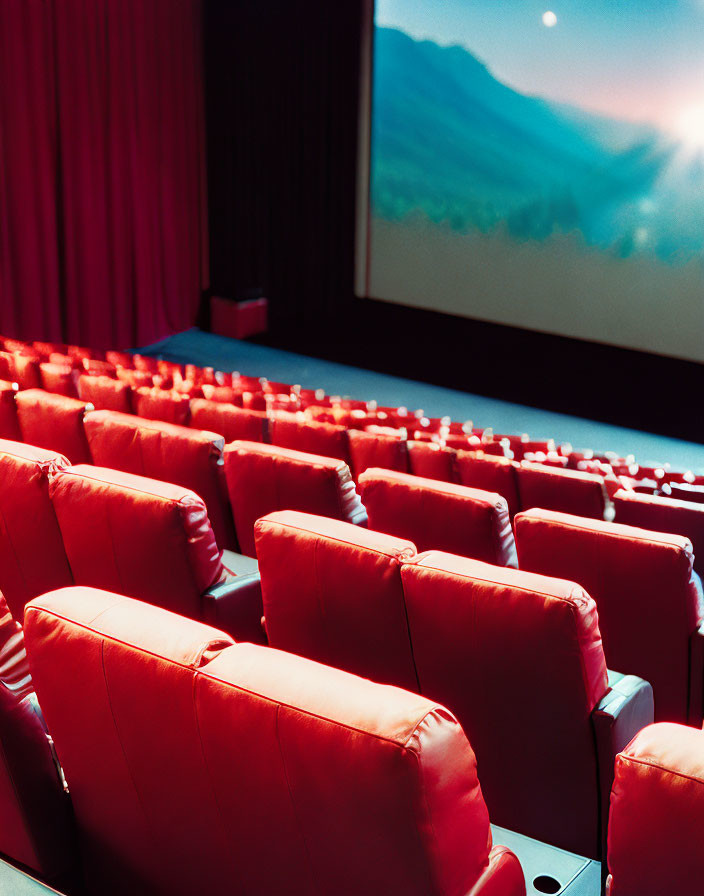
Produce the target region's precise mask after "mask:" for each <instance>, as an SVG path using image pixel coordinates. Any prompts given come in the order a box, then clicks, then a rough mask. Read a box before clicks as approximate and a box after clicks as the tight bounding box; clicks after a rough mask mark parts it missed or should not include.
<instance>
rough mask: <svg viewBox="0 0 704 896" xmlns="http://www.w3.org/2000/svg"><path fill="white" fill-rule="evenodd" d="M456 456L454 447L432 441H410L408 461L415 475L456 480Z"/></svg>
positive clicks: (444, 480)
mask: <svg viewBox="0 0 704 896" xmlns="http://www.w3.org/2000/svg"><path fill="white" fill-rule="evenodd" d="M455 458H456V452H455V451H454V450H453V449H452V448H441V447H440V445H437V444H434V443H432V442H409V443H408V463H409V466H410V472H411V473H413V475H414V476H423V477H425V478H426V479H437V480H438V481H439V482H455V481H456V479H457V475H456V472H455Z"/></svg>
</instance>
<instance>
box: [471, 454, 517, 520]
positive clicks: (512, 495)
mask: <svg viewBox="0 0 704 896" xmlns="http://www.w3.org/2000/svg"><path fill="white" fill-rule="evenodd" d="M456 465H457V479H458V481H459V483H460V484H461V485H466V486H468V487H469V488H479V489H482V490H483V491H486V492H496V493H497V494H498V495H501V497H502V498H506V501H507V503H508V511H509V515H510V517H511V519H513V517H514V515H515V514H517V513H518V511H519V510H520V509H521V507H520V504H519V501H518V479H517V477H516V466H517V465H516V464H515V463H513V462H512V461H510V460H509V459H508V458H507V457H494V456H493V455H489V454H485V453H484V452H477V451H458V452H457V459H456Z"/></svg>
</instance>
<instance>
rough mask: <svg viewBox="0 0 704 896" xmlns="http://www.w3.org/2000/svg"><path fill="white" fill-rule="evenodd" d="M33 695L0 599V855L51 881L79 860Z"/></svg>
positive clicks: (13, 626) (17, 634) (20, 645)
mask: <svg viewBox="0 0 704 896" xmlns="http://www.w3.org/2000/svg"><path fill="white" fill-rule="evenodd" d="M33 691H34V688H33V685H32V679H31V676H30V674H29V664H28V662H27V654H26V652H25V648H24V637H23V634H22V629H21V628H20V625H19V623H17V622H15V621H14V620H13V618H12V616H11V615H10V611H9V610H8V607H7V604H6V603H5V601H4V599H3V597H2V595H0V853H2V854H3V855H4V856H6V857H8V858H9V859H11V860H12V861H13V862H16V863H18V864H20V865H23V866H25V867H26V868H28V869H30V871H32V872H34V873H36V874H38V875H39V876H41V877H43V878H44V879H46V880H50V881H55V880H56V879H57V878H60V877H62V876H63V875H64V874H66V873H67V872H69V871H70V870H71V868H72V866H73V865H74V863H75V862H76V858H77V856H76V851H75V842H74V839H73V835H74V831H73V823H72V818H71V812H70V804H69V799H68V796H67V795H66V794H65V793H64V791H63V783H62V781H61V780H60V778H59V772H58V769H57V768H56V765H55V764H54V760H53V757H52V755H51V748H50V746H49V741H48V739H47V735H46V731H45V729H44V724H43V721H42V718H41V715H40V713H39V712H38V710H37V708H36V705H35V702H34V694H33Z"/></svg>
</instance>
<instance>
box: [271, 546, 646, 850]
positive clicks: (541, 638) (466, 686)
mask: <svg viewBox="0 0 704 896" xmlns="http://www.w3.org/2000/svg"><path fill="white" fill-rule="evenodd" d="M401 578H402V581H403V593H404V597H405V605H406V613H407V615H408V627H409V632H410V637H411V643H412V646H413V656H414V659H415V664H416V670H417V673H418V682H419V687H420V692H421V693H422V694H424V695H425V696H427V697H431V698H432V699H437V700H439V701H441V702H443V703H444V704H445V705H446V706H448V707H449V708H450V710H451V711H452V712H453V713H454V714H455V715H456V716H457V718H458V720H459V722H460V724H461V725H462V727H463V729H464V731H465V733H466V734H467V737H468V738H470V739H471V742H472V744H474V747H475V750H476V753H477V758H478V761H479V766H480V768H481V769H482V785H483V788H484V792H485V797H486V800H487V805H488V806H489V811H490V812H491V816H492V819H493V820H494V821H495V822H496V823H497V824H500V825H502V826H503V827H507V828H509V829H511V830H516V831H520V832H521V833H523V834H527V835H529V836H531V837H534V838H536V839H538V840H542V841H546V842H548V843H551V844H553V845H555V846H559V847H561V848H563V849H567V850H570V851H572V852H576V853H578V854H579V855H585V856H589V857H591V858H593V859H600V858H601V856H602V852H603V843H604V833H605V822H606V808H605V807H607V806H608V799H609V792H610V789H611V781H612V778H613V763H614V758H615V756H616V753H617V752H618V750H620V749H622V748H623V747H624V746H625V745H626V744H627V743H628V741H629V740H630V739H631V738H632V737H633V735H634V734H635V733H636V731H638V730H639V729H640V728H641V727H643V725H646V724H648V723H649V722H651V721H652V718H653V697H652V690H651V688H650V685H648V684H647V683H646V682H644V681H641V679H639V678H635V677H634V676H627V677H623V676H619V675H614V676H612V678H613V680H612V684H613V688H609V687H608V685H607V671H606V662H605V659H604V652H603V650H602V646H601V636H600V634H599V621H598V617H597V612H596V606H595V604H594V601H593V600H592V599H591V598H590V597H589V595H588V594H586V593H585V591H584V590H583V589H582V588H580V587H579V586H578V585H575V584H574V583H573V582H565V581H561V580H559V579H553V578H548V577H546V576H538V575H534V574H531V573H526V572H522V571H518V570H514V569H501V568H499V567H496V566H490V565H489V564H487V563H482V562H479V561H477V560H468V559H466V558H464V557H457V556H454V555H452V554H445V553H440V552H436V551H431V552H429V553H427V554H424V555H421V556H420V557H419V558H418V559H417V560H416V561H415V562H414V561H411V562H406V563H404V564H403V565H402V567H401ZM349 585H350V587H351V585H352V582H350V583H349ZM364 605H365V606H366V608H367V613H368V614H369V615H368V619H367V621H368V622H371V619H373V615H371V614H370V611H371V613H372V614H373V608H372V605H371V604H368V603H366V601H365V604H364ZM268 624H269V617H268V615H267V625H268ZM518 744H520V750H519V756H517V753H516V747H517V745H518ZM519 757H520V758H519ZM602 808H603V809H604V811H603V813H602V812H601V809H602Z"/></svg>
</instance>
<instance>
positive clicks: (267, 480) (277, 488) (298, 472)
mask: <svg viewBox="0 0 704 896" xmlns="http://www.w3.org/2000/svg"><path fill="white" fill-rule="evenodd" d="M225 474H226V476H227V488H228V492H229V495H230V501H231V503H232V510H233V513H234V517H235V526H236V529H237V540H238V541H239V545H240V550H241V552H242V553H243V554H247V555H248V556H250V557H252V556H254V552H255V551H254V524H255V522H256V521H257V520H258V519H259V518H260V517H263V516H266V515H267V514H268V513H272V512H273V511H275V510H301V511H304V512H306V513H315V514H319V515H321V516H328V517H331V518H333V519H339V520H344V521H345V522H350V523H355V524H357V523H364V522H366V518H367V515H366V511H365V510H364V507H363V506H362V503H361V501H360V499H359V495H358V494H357V490H356V488H355V484H354V482H353V480H352V477H351V475H350V471H349V467H348V466H347V464H346V463H344V461H341V460H337V459H336V458H330V457H319V456H318V455H315V454H306V453H304V452H302V451H292V450H290V449H288V448H279V447H278V446H276V445H261V444H257V443H254V442H245V441H236V442H232V444H230V445H228V446H227V447H226V449H225Z"/></svg>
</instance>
